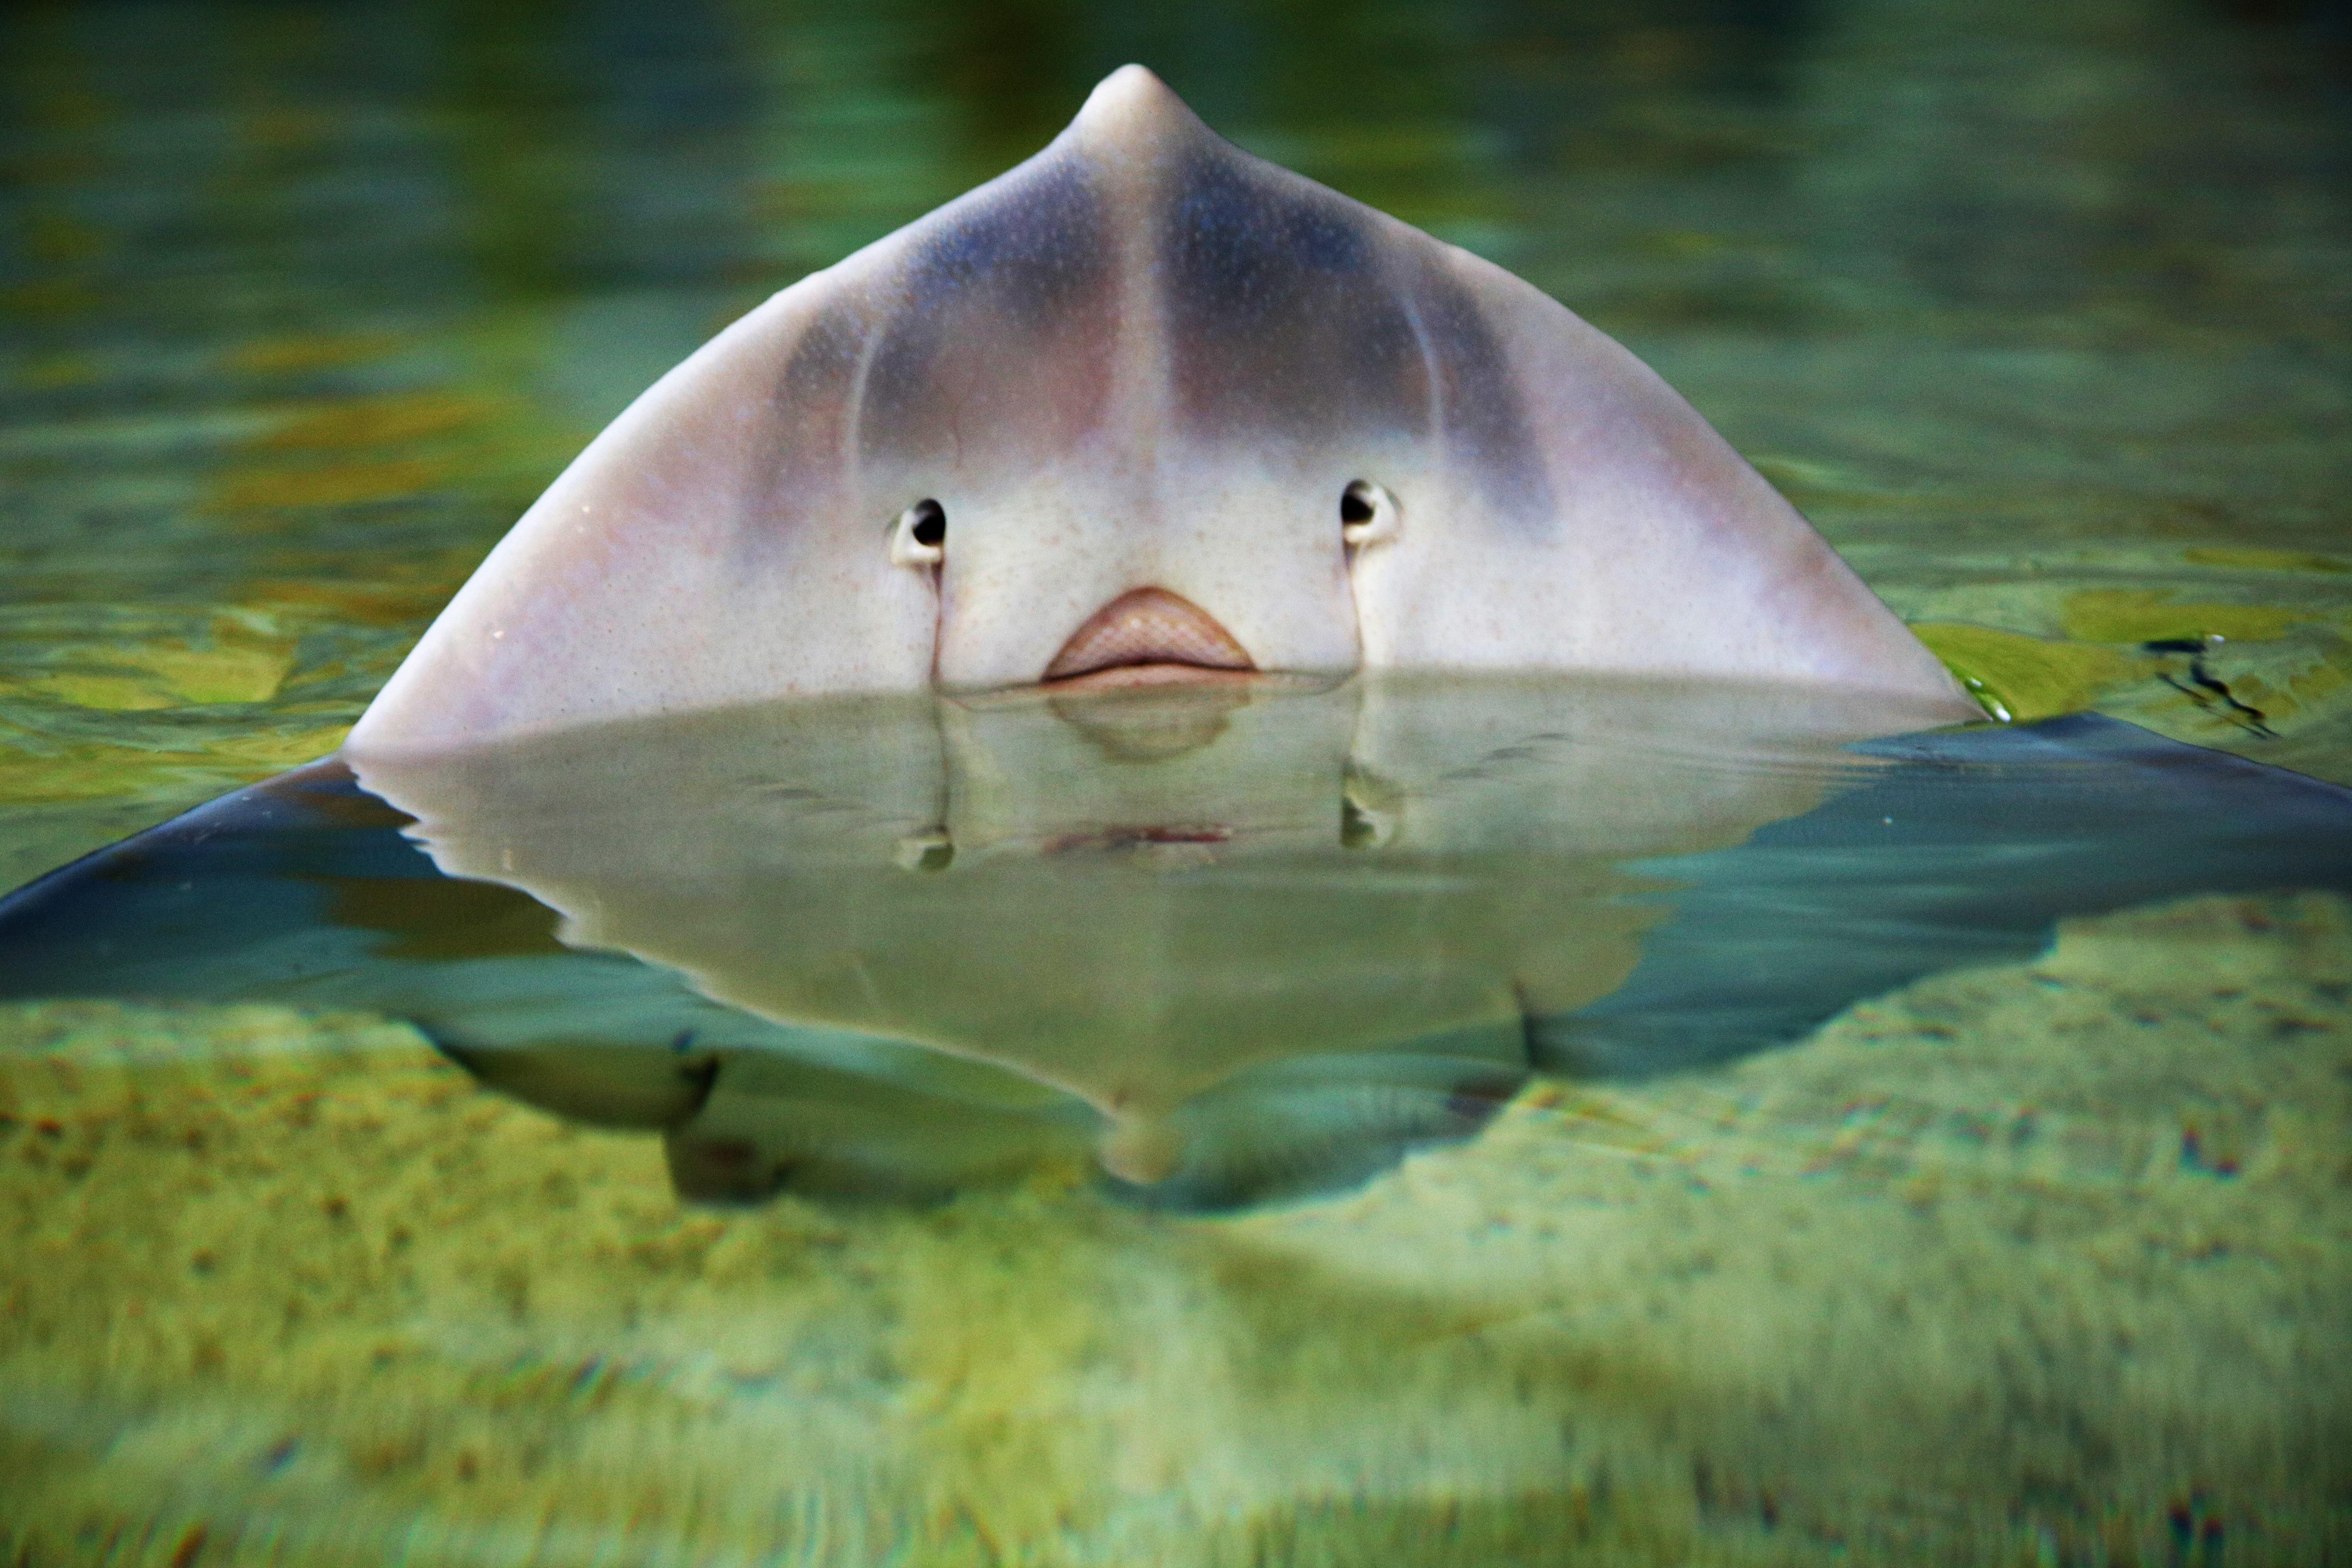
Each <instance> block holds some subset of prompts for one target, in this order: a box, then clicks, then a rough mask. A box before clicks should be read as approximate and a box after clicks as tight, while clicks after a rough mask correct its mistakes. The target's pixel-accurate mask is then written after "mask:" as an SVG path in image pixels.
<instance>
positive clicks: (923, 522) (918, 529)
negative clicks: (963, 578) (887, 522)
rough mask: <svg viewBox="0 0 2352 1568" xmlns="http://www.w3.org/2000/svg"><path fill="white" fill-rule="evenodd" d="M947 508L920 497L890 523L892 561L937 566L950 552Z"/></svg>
mask: <svg viewBox="0 0 2352 1568" xmlns="http://www.w3.org/2000/svg"><path fill="white" fill-rule="evenodd" d="M947 542H948V512H947V508H945V507H943V506H941V505H940V503H939V502H937V501H935V500H919V501H917V502H916V503H915V504H914V505H912V506H910V507H908V509H907V510H904V511H902V512H900V513H899V514H898V521H897V522H895V523H893V524H891V526H890V561H891V563H892V564H893V565H898V566H936V565H938V564H939V563H940V561H941V560H943V559H944V558H945V557H946V555H947Z"/></svg>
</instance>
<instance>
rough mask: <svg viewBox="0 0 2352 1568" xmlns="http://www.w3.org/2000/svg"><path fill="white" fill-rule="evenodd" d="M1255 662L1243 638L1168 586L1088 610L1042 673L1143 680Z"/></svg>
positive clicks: (1197, 675)
mask: <svg viewBox="0 0 2352 1568" xmlns="http://www.w3.org/2000/svg"><path fill="white" fill-rule="evenodd" d="M1256 668H1257V662H1256V661H1255V659H1253V658H1250V656H1249V651H1248V650H1247V649H1246V648H1244V647H1242V645H1241V643H1240V641H1239V639H1237V638H1236V637H1234V634H1233V633H1231V632H1229V631H1227V630H1226V629H1225V628H1224V627H1223V626H1221V625H1219V624H1218V621H1217V618H1216V617H1215V616H1212V615H1211V614H1209V612H1208V611H1206V610H1204V609H1202V608H1201V606H1200V605H1196V604H1194V603H1192V600H1190V599H1187V598H1185V597H1184V596H1183V595H1180V594H1171V593H1170V592H1169V591H1168V590H1167V589H1165V588H1134V589H1130V590H1129V591H1128V592H1127V593H1124V594H1121V595H1119V596H1118V598H1116V599H1113V600H1112V601H1111V602H1110V603H1109V604H1108V605H1104V606H1103V607H1102V608H1101V609H1099V610H1097V611H1096V612H1095V613H1094V614H1093V615H1091V616H1087V621H1086V624H1085V625H1083V626H1080V627H1078V629H1077V630H1076V631H1075V632H1072V633H1071V634H1070V637H1069V640H1068V641H1067V642H1065V643H1064V644H1063V645H1062V647H1061V651H1060V652H1058V653H1056V654H1055V655H1054V658H1053V660H1052V662H1050V663H1048V664H1047V665H1046V666H1045V677H1044V679H1045V680H1047V681H1049V682H1055V683H1065V684H1067V683H1076V682H1079V681H1084V682H1086V683H1087V685H1089V686H1139V685H1156V684H1160V683H1162V682H1167V681H1173V680H1196V679H1202V678H1203V677H1204V676H1207V677H1213V674H1214V673H1217V672H1225V673H1234V674H1240V673H1247V672H1249V671H1254V670H1255V669H1256Z"/></svg>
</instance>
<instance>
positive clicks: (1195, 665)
mask: <svg viewBox="0 0 2352 1568" xmlns="http://www.w3.org/2000/svg"><path fill="white" fill-rule="evenodd" d="M1363 666H1376V667H1391V668H1395V667H1404V668H1534V669H1544V668H1551V669H1570V668H1582V669H1605V670H1619V671H1633V672H1644V673H1673V672H1687V673H1693V674H1706V675H1716V676H1725V675H1729V676H1753V677H1758V678H1763V679H1777V680H1783V681H1799V682H1814V683H1822V684H1832V685H1843V686H1851V687H1855V688H1860V689H1875V690H1880V691H1884V692H1887V693H1891V694H1906V695H1910V696H1913V697H1917V698H1920V699H1922V700H1925V701H1926V702H1927V703H1928V704H1930V705H1931V706H1933V707H1936V709H1937V711H1938V712H1939V713H1940V714H1941V716H1943V717H1947V718H1952V719H1958V718H1966V717H1972V716H1974V714H1975V709H1974V708H1973V706H1972V705H1970V704H1969V703H1968V702H1967V700H1965V699H1964V698H1963V697H1962V696H1961V695H1960V694H1959V693H1958V689H1957V688H1955V687H1954V686H1953V685H1952V683H1951V681H1950V679H1949V678H1948V676H1946V675H1945V673H1944V672H1943V670H1942V669H1941V668H1940V667H1938V666H1937V663H1936V661H1935V660H1934V658H1932V657H1931V656H1930V655H1929V654H1928V653H1927V651H1926V649H1925V648H1924V647H1921V646H1920V645H1919V644H1918V643H1917V642H1916V640H1915V639H1914V638H1913V637H1911V636H1910V635H1909V633H1908V632H1907V631H1906V630H1905V628H1904V627H1903V626H1902V625H1901V624H1900V623H1899V622H1898V621H1896V620H1895V617H1894V616H1892V615H1890V614H1889V613H1888V612H1887V611H1886V609H1885V607H1884V606H1883V605H1880V604H1879V603H1878V601H1877V600H1876V599H1875V598H1874V597H1873V596H1872V595H1871V594H1870V592H1869V590H1868V589H1867V588H1865V587H1864V585H1863V584H1862V583H1861V582H1860V581H1859V580H1858V579H1857V578H1855V577H1854V576H1853V574H1852V573H1851V572H1850V571H1849V570H1848V569H1847V568H1846V567H1845V566H1844V564H1843V563H1842V562H1840V561H1839V560H1838V558H1837V557H1836V555H1835V554H1834V553H1833V552H1831V551H1830V549H1829V547H1828V546H1827V545H1826V544H1824V543H1823V542H1822V540H1821V539H1820V538H1819V537H1818V536H1817V535H1816V534H1814V532H1813V531H1811V528H1809V527H1808V526H1807V525H1806V524H1805V522H1804V521H1802V520H1801V518H1799V517H1798V516H1797V515H1796V513H1795V512H1794V511H1793V510H1790V507H1789V506H1788V505H1787V503H1786V502H1785V501H1783V500H1781V499H1780V497H1779V496H1778V495H1777V494H1776V493H1774V491H1773V490H1772V489H1771V488H1770V487H1769V486H1768V485H1767V484H1765V483H1764V481H1763V480H1762V479H1760V478H1759V477H1758V476H1757V474H1756V473H1755V472H1754V470H1752V469H1751V468H1748V466H1747V465H1746V464H1745V463H1743V462H1742V461H1741V460H1740V459H1739V458H1738V457H1737V456H1736V455H1735V454H1734V453H1733V452H1732V451H1731V449H1730V448H1729V447H1727V445H1726V444H1725V443H1724V442H1723V441H1722V440H1721V438H1720V437H1717V435H1716V434H1715V432H1714V431H1713V430H1712V429H1710V428H1709V427H1708V426H1707V425H1706V422H1705V421H1703V420H1702V419H1701V418H1700V417H1699V416H1697V415H1696V413H1694V412H1693V411H1692V410H1691V408H1690V407H1689V406H1688V405H1686V404H1685V403H1684V402H1683V401H1682V400H1681V399H1680V398H1679V397H1677V396H1676V395H1675V394H1674V393H1673V392H1672V391H1671V390H1670V389H1669V388H1667V387H1666V386H1665V384H1664V383H1663V382H1661V381H1660V380H1659V379H1658V378H1657V377H1656V376H1655V375H1654V374H1652V373H1651V372H1650V371H1648V370H1647V369H1646V368H1645V367H1644V366H1643V365H1642V364H1641V363H1639V362H1638V361H1636V360H1635V359H1633V356H1632V355H1630V354H1628V353H1626V352H1625V351H1624V350H1623V349H1622V348H1620V347H1619V346H1618V345H1617V344H1616V343H1614V342H1612V341H1610V340H1609V339H1608V338H1606V337H1604V336H1603V335H1601V333H1600V332H1598V331H1594V330H1593V329H1592V328H1591V327H1590V326H1587V325H1586V324H1585V323H1584V322H1583V321H1580V320H1579V319H1578V318H1576V317H1575V316H1573V315H1571V314H1570V312H1569V311H1567V310H1564V309H1562V308H1561V307H1560V306H1559V305H1558V304H1556V303H1554V302H1553V301H1552V300H1549V299H1548V298H1546V297H1545V296H1544V295H1543V294H1541V293H1539V292H1538V291H1537V290H1536V289H1533V288H1531V287H1529V286H1528V285H1527V284H1525V283H1523V282H1520V281H1519V280H1518V279H1515V278H1513V277H1511V276H1510V275H1509V274H1507V273H1506V272H1503V271H1502V270H1500V269H1499V268H1495V267H1493V266H1491V265H1489V264H1487V263H1486V262H1484V261H1481V260H1479V259H1478V258H1475V257H1473V256H1470V255H1468V254H1467V253H1465V252H1463V251H1461V250H1458V249H1455V248H1454V247H1451V246H1447V245H1444V244H1441V243H1439V242H1438V241H1436V240H1434V239H1432V238H1430V237H1428V236H1426V235H1423V234H1422V233H1420V232H1419V231H1417V230H1415V229H1412V228H1411V227H1408V226H1405V225H1403V224H1402V223H1399V222H1397V221H1396V220H1394V219H1392V218H1389V217H1386V216H1382V215H1381V214H1380V213H1377V212H1375V211H1373V210H1371V209H1370V208H1369V207H1366V206H1363V205H1360V204H1358V203H1356V202H1353V201H1350V200H1349V199H1348V198H1346V197H1344V196H1341V195H1338V194H1337V193H1335V192H1332V191H1329V190H1327V189H1325V188H1324V187H1322V186H1320V185H1318V184H1314V183H1313V182H1311V181H1308V180H1306V179H1303V178H1301V177H1299V176H1297V175H1295V174H1289V173H1287V172H1286V171H1284V170H1282V169H1279V168H1276V167H1275V166H1274V165H1272V164H1269V163H1264V162H1262V161H1260V160H1258V159H1256V158H1254V157H1251V156H1250V155H1248V154H1247V153H1243V152H1241V151H1239V150H1238V149H1236V148H1234V147H1233V146H1232V145H1230V144H1229V143H1227V142H1223V141H1222V140H1220V139H1219V138H1217V137H1216V136H1215V135H1214V134H1213V133H1212V132H1210V131H1209V130H1208V129H1207V128H1206V127H1205V126H1204V125H1202V123H1201V121H1199V120H1198V119H1196V118H1195V117H1194V116H1193V115H1192V112H1191V111H1190V110H1188V109H1186V108H1185V107H1184V105H1183V104H1182V103H1181V101H1180V100H1178V99H1177V98H1176V96H1175V95H1174V94H1173V93H1171V91H1169V89H1167V88H1166V87H1165V86H1163V85H1162V84H1161V83H1160V80H1159V79H1157V78H1155V77H1153V76H1152V75H1151V74H1150V72H1148V71H1146V70H1144V69H1142V68H1139V67H1133V66H1130V67H1128V68H1125V69H1122V70H1120V71H1118V72H1117V73H1116V74H1114V75H1113V76H1111V77H1110V78H1109V79H1108V80H1106V81H1105V82H1104V83H1103V84H1102V85H1101V86H1100V87H1099V88H1097V89H1096V90H1095V92H1094V94H1093V96H1092V97H1091V98H1089V99H1088V100H1087V104H1086V107H1085V109H1084V110H1082V111H1081V112H1080V113H1079V115H1078V117H1077V119H1076V121H1074V122H1073V123H1072V124H1071V125H1070V127H1069V129H1068V130H1066V132H1063V134H1062V135H1061V136H1060V137H1059V138H1057V139H1056V140H1055V142H1053V144H1052V145H1050V146H1049V147H1047V148H1046V149H1045V151H1044V152H1043V153H1039V154H1038V155H1037V156H1036V157H1034V158H1033V159H1031V160H1030V161H1029V162H1028V163H1024V164H1022V165H1021V166H1020V167H1018V168H1016V169H1014V170H1013V171H1012V172H1011V173H1009V174H1005V175H1003V177H1002V178H1000V179H997V180H995V181H993V182H992V183H990V184H987V185H984V186H982V187H981V188H980V189H978V190H976V191H973V192H972V193H971V194H970V195H966V196H963V197H961V198H960V199H959V200H957V201H955V202H952V203H950V205H947V206H945V207H943V208H941V209H940V210H939V211H938V212H935V213H933V214H931V215H930V216H927V217H925V218H923V219H921V220H919V221H918V222H916V223H914V224H912V225H910V226H908V227H907V228H905V229H902V230H900V231H899V232H898V233H897V234H894V235H892V236H890V237H887V238H886V239H883V240H881V241H879V242H877V244H875V245H873V246H871V247H868V248H866V250H863V251H861V252H859V253H858V254H857V255H856V256H853V257H851V258H849V259H848V260H846V261H844V262H842V263H841V264H840V265H839V266H836V267H834V268H829V269H827V270H825V271H823V272H819V273H816V274H814V275H813V276H811V277H809V278H807V279H803V280H802V281H801V282H800V283H798V284H795V285H794V286H793V287H792V288H790V289H786V290H784V291H783V292H782V293H781V294H779V295H777V296H776V297H775V298H773V299H772V300H769V301H768V302H767V303H765V304H764V305H762V306H761V307H760V308H759V309H757V310H753V311H752V312H751V314H749V315H748V316H746V317H744V318H743V319H742V320H741V321H738V322H736V323H735V324H734V325H733V326H731V327H730V328H729V329H728V330H727V331H724V332H722V333H720V334H719V336H718V337H717V338H716V339H714V340H713V341H712V342H710V343H709V344H708V345H706V346H705V347H704V348H703V349H702V350H701V351H699V352H698V353H696V354H695V355H694V356H693V357H692V358H690V359H688V361H687V362H686V363H683V364H681V365H680V366H678V367H677V369H676V370H674V371H673V372H671V373H670V374H668V375H667V376H666V377H664V378H663V379H662V381H661V382H659V383H658V384H656V385H655V386H654V387H653V388H652V389H651V390H650V391H648V392H647V393H646V395H644V396H643V397H641V398H639V399H638V401H637V402H636V403H635V405H632V406H631V407H630V408H629V409H628V410H627V412H625V414H624V415H622V416H621V417H620V418H619V419H618V420H616V421H615V422H614V424H613V425H612V426H610V427H609V428H608V429H606V430H605V431H604V433H603V434H602V435H601V436H599V437H597V439H596V441H595V442H594V443H593V445H591V446H590V447H589V448H588V449H587V451H586V452H584V453H583V455H582V456H581V458H579V459H578V460H577V461H576V462H575V463H574V464H573V465H572V468H570V469H569V470H567V471H566V472H565V473H564V474H563V475H562V478H560V479H558V480H557V481H556V483H555V484H554V485H553V486H552V487H551V489H549V490H548V492H547V493H546V495H545V496H543V497H542V498H541V500H539V502H538V503H537V504H536V505H535V506H533V507H532V509H531V510H530V512H529V513H528V514H527V515H526V516H525V517H524V518H523V520H522V521H520V523H519V524H518V525H517V526H516V527H515V529H514V530H513V531H512V532H510V533H509V536H508V537H507V538H506V539H505V540H504V541H503V542H501V543H500V544H499V547H498V549H497V550H496V551H495V552H492V554H491V555H490V557H489V559H488V561H487V562H485V563H484V564H483V565H482V567H481V569H480V570H479V571H478V573H477V574H475V576H474V577H473V579H472V580H471V581H470V582H468V583H467V585H466V587H465V588H464V589H463V590H462V591H461V592H460V593H459V595H457V599H456V600H455V601H454V602H453V603H452V604H451V605H450V606H449V607H448V609H447V610H446V612H445V613H444V615H443V616H441V618H440V619H439V620H438V621H437V622H436V624H435V625H434V626H433V627H432V629H431V630H430V631H429V632H428V633H427V635H426V637H425V640H424V641H423V642H422V643H421V644H420V645H419V647H417V649H416V651H415V654H414V655H412V656H411V658H410V659H409V660H408V662H407V663H406V664H405V665H404V666H403V668H401V670H400V671H399V672H398V673H397V674H396V675H395V677H394V679H393V681H392V683H391V684H390V685H389V686H388V687H387V688H386V689H385V690H384V692H383V695H382V697H381V698H379V700H377V702H376V704H375V706H374V707H373V708H372V709H371V710H369V712H368V714H367V715H366V716H365V718H364V719H363V720H362V724H361V726H360V728H359V730H358V731H356V732H355V734H354V737H353V739H354V742H355V743H358V744H362V745H375V746H381V747H394V746H418V745H423V746H432V745H442V744H449V743H462V742H472V741H476V740H481V739H488V738H495V737H497V736H500V735H505V734H511V733H516V732H520V731H530V730H538V729H548V728H555V727H561V726H564V725H568V724H571V723H576V722H582V721H593V720H601V719H612V718H622V717H632V716H642V715H649V714H654V713H660V712H665V711H678V710H689V709H696V708H708V707H717V706H721V705H725V704H729V703H734V702H741V701H751V700H762V699H767V698H773V697H780V696H789V695H793V694H797V693H816V692H828V691H846V690H887V689H919V688H923V687H927V686H936V687H939V688H941V689H948V690H951V691H952V690H963V689H988V688H996V687H1006V686H1020V685H1026V684H1033V683H1038V682H1050V681H1057V680H1069V681H1080V682H1088V683H1095V684H1101V683H1115V682H1133V681H1139V680H1165V679H1203V680H1214V679H1225V680H1231V679H1246V678H1247V677H1248V675H1249V673H1250V672H1254V671H1284V672H1300V673H1309V674H1328V673H1337V672H1345V671H1348V670H1351V669H1354V668H1360V667H1363Z"/></svg>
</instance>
